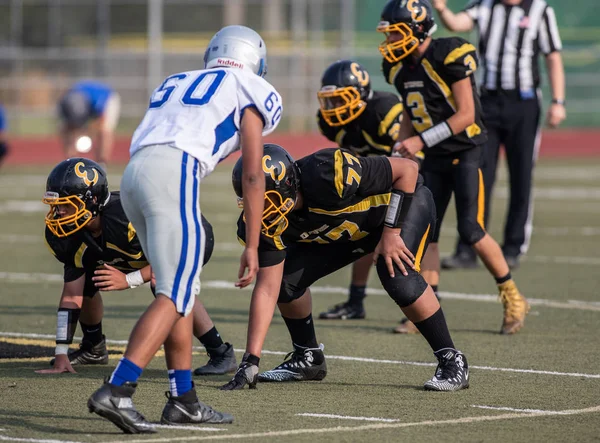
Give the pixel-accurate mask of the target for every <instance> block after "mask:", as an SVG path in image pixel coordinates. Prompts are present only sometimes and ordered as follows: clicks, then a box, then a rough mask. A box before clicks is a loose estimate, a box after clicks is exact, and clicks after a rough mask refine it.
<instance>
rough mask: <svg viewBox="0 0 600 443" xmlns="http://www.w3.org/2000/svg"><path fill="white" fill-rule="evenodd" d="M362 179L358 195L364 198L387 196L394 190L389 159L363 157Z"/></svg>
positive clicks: (361, 161)
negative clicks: (379, 195) (386, 194)
mask: <svg viewBox="0 0 600 443" xmlns="http://www.w3.org/2000/svg"><path fill="white" fill-rule="evenodd" d="M360 164H361V168H362V178H361V180H360V186H359V187H358V190H357V192H356V193H357V194H358V195H360V196H363V197H368V196H370V195H378V194H385V193H386V192H390V190H391V189H392V165H390V161H389V160H388V159H387V157H383V156H379V157H362V158H361V159H360Z"/></svg>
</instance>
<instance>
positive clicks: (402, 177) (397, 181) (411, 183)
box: [388, 157, 419, 193]
mask: <svg viewBox="0 0 600 443" xmlns="http://www.w3.org/2000/svg"><path fill="white" fill-rule="evenodd" d="M388 159H389V161H390V164H391V166H392V189H396V190H398V191H402V192H408V193H412V192H415V186H416V184H417V178H418V176H419V166H418V165H417V163H415V162H414V161H412V160H410V159H407V158H399V157H388Z"/></svg>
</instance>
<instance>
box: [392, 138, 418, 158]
mask: <svg viewBox="0 0 600 443" xmlns="http://www.w3.org/2000/svg"><path fill="white" fill-rule="evenodd" d="M424 147H425V144H424V143H423V140H421V137H419V136H418V135H415V136H413V137H409V138H407V139H406V140H403V141H401V142H398V143H396V144H395V145H394V151H397V152H399V153H400V155H402V157H404V158H413V157H414V156H415V154H416V153H417V152H419V151H420V150H422V149H423V148H424Z"/></svg>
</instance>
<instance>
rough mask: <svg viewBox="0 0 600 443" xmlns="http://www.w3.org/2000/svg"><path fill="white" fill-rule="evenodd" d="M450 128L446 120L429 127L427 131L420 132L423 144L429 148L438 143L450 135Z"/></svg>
mask: <svg viewBox="0 0 600 443" xmlns="http://www.w3.org/2000/svg"><path fill="white" fill-rule="evenodd" d="M452 135H453V134H452V129H451V128H450V125H449V124H448V123H447V122H445V121H444V122H442V123H438V124H437V125H435V126H434V127H433V128H429V129H428V130H427V131H423V132H422V133H421V139H422V140H423V143H425V146H427V147H428V148H431V147H432V146H435V145H437V144H438V143H441V142H443V141H444V140H446V139H448V138H450V137H452Z"/></svg>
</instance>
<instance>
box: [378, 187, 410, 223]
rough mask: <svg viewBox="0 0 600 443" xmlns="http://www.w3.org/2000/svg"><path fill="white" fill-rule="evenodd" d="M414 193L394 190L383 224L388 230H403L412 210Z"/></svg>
mask: <svg viewBox="0 0 600 443" xmlns="http://www.w3.org/2000/svg"><path fill="white" fill-rule="evenodd" d="M413 195H414V194H413V193H407V192H403V191H400V190H398V189H392V192H391V195H390V204H389V206H388V209H387V213H386V214H385V220H384V222H383V224H384V225H385V226H387V227H388V228H401V227H402V225H403V224H404V220H405V219H406V214H408V210H409V209H410V205H411V203H412V199H413Z"/></svg>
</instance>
